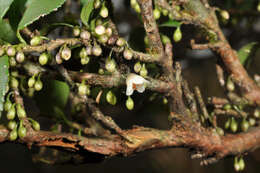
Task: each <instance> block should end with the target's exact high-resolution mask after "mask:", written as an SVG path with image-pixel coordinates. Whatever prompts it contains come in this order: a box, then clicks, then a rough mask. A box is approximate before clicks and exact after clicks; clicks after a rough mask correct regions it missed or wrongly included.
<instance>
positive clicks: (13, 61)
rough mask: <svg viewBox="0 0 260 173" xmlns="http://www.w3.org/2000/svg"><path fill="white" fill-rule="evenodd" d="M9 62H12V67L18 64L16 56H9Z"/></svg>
mask: <svg viewBox="0 0 260 173" xmlns="http://www.w3.org/2000/svg"><path fill="white" fill-rule="evenodd" d="M9 64H10V66H11V67H15V66H16V64H17V63H16V60H15V58H14V57H10V58H9Z"/></svg>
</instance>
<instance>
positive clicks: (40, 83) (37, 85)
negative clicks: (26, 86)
mask: <svg viewBox="0 0 260 173" xmlns="http://www.w3.org/2000/svg"><path fill="white" fill-rule="evenodd" d="M42 87H43V84H42V81H41V80H39V79H38V80H37V81H36V82H35V84H34V89H35V90H36V91H40V90H41V89H42Z"/></svg>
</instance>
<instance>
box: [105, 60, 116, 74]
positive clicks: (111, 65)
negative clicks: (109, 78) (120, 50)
mask: <svg viewBox="0 0 260 173" xmlns="http://www.w3.org/2000/svg"><path fill="white" fill-rule="evenodd" d="M105 68H106V70H107V71H109V72H110V73H113V72H114V71H115V70H116V62H115V60H114V59H110V58H107V60H106V64H105Z"/></svg>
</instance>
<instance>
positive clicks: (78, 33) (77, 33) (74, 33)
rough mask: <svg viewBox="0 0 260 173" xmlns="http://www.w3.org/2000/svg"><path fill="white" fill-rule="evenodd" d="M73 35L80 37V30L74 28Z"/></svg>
mask: <svg viewBox="0 0 260 173" xmlns="http://www.w3.org/2000/svg"><path fill="white" fill-rule="evenodd" d="M73 35H74V36H75V37H78V36H79V35H80V29H79V28H78V27H74V28H73Z"/></svg>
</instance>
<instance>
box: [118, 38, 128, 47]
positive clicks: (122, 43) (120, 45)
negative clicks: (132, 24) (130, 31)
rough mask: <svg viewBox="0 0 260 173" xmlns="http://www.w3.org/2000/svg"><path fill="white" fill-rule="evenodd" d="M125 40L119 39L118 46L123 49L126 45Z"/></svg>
mask: <svg viewBox="0 0 260 173" xmlns="http://www.w3.org/2000/svg"><path fill="white" fill-rule="evenodd" d="M125 43H126V42H125V39H123V38H118V39H117V41H116V45H117V46H119V47H122V46H124V45H125Z"/></svg>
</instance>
